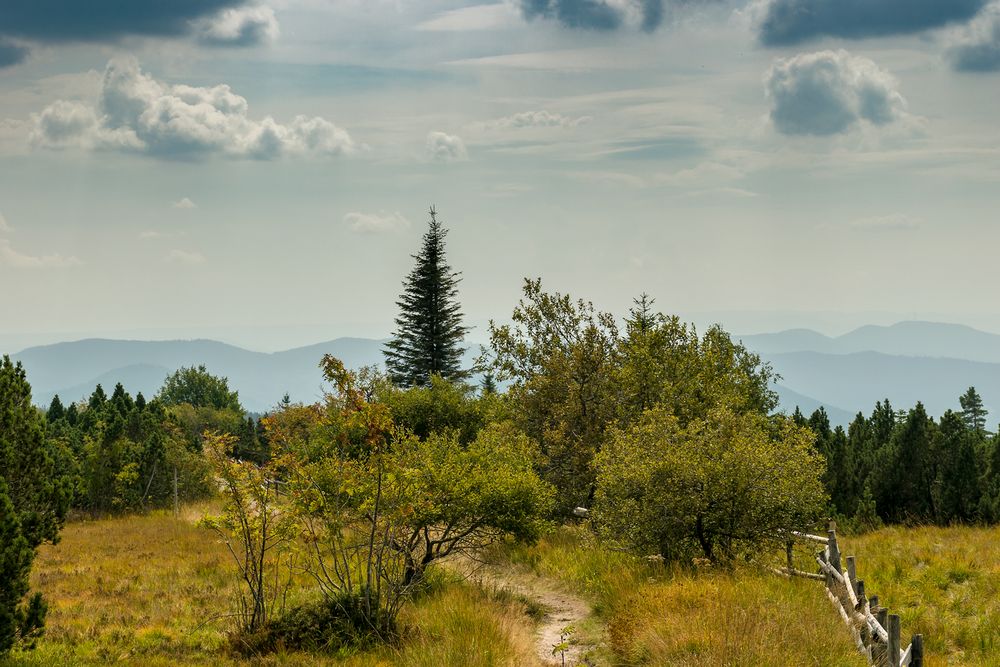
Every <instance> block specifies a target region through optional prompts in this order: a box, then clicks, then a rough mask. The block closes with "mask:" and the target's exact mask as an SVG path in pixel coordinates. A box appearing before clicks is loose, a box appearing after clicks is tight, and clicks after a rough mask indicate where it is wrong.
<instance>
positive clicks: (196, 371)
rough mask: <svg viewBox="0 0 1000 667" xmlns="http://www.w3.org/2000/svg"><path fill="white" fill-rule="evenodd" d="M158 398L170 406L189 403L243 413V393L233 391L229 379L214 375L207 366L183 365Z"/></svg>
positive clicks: (162, 389) (165, 385)
mask: <svg viewBox="0 0 1000 667" xmlns="http://www.w3.org/2000/svg"><path fill="white" fill-rule="evenodd" d="M157 399H158V400H159V401H160V402H161V403H162V404H163V405H166V406H173V405H181V404H184V403H187V404H189V405H192V406H194V407H196V408H212V409H215V410H232V411H233V412H238V413H240V414H242V413H243V407H242V406H241V405H240V398H239V393H238V392H235V391H230V390H229V381H228V380H227V379H226V378H224V377H223V378H220V377H216V376H214V375H212V374H211V373H209V372H208V369H206V368H205V366H204V365H202V366H198V367H197V368H194V367H191V368H181V369H179V370H177V371H176V372H175V373H174V374H173V375H170V376H169V377H167V379H166V381H165V382H164V383H163V387H162V388H161V389H160V393H159V394H157Z"/></svg>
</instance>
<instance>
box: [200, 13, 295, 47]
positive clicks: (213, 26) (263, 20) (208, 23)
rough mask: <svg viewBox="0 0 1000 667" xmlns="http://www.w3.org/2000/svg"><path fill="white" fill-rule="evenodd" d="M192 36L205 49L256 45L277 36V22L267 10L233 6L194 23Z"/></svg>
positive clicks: (270, 40) (272, 39)
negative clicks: (205, 47) (204, 46)
mask: <svg viewBox="0 0 1000 667" xmlns="http://www.w3.org/2000/svg"><path fill="white" fill-rule="evenodd" d="M195 37H196V39H197V40H198V42H199V43H201V44H206V45H208V46H256V45H258V44H265V43H267V42H272V41H274V40H275V39H277V37H278V19H277V18H275V16H274V10H273V9H271V8H270V7H264V6H254V7H236V8H231V9H225V10H223V11H221V12H220V13H219V14H217V15H215V16H212V17H209V18H206V19H202V20H200V21H197V22H196V23H195Z"/></svg>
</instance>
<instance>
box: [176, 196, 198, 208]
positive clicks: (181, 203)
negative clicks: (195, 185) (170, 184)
mask: <svg viewBox="0 0 1000 667" xmlns="http://www.w3.org/2000/svg"><path fill="white" fill-rule="evenodd" d="M171 206H173V207H174V208H198V205H197V204H195V203H194V202H193V201H191V200H190V199H188V198H187V197H182V198H181V199H179V200H178V201H175V202H174V203H173V204H171Z"/></svg>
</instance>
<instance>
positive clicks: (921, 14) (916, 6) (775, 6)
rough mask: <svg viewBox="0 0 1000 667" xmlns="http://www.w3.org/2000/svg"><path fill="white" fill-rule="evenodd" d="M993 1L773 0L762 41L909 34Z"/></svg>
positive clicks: (953, 20) (954, 19) (945, 22)
mask: <svg viewBox="0 0 1000 667" xmlns="http://www.w3.org/2000/svg"><path fill="white" fill-rule="evenodd" d="M987 2H988V0H772V1H771V3H770V4H769V5H768V7H767V11H766V14H765V16H764V20H763V22H762V23H761V25H760V40H761V41H762V42H763V43H764V44H766V45H768V46H785V45H790V44H800V43H802V42H805V41H808V40H811V39H816V38H820V37H844V38H848V39H862V38H865V37H882V36H887V35H907V34H913V33H918V32H923V31H925V30H930V29H932V28H939V27H942V26H945V25H948V24H950V23H956V22H964V21H968V20H969V19H971V18H972V17H973V16H975V15H976V14H977V13H978V12H979V11H980V10H981V9H982V8H983V7H984V6H985V5H986V3H987Z"/></svg>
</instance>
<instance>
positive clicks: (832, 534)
mask: <svg viewBox="0 0 1000 667" xmlns="http://www.w3.org/2000/svg"><path fill="white" fill-rule="evenodd" d="M826 537H827V539H828V540H829V541H830V565H832V566H833V569H835V570H836V571H837V572H840V573H841V574H843V572H844V569H843V568H842V567H841V565H840V547H839V546H838V545H837V522H836V521H831V522H830V523H829V524H828V527H827V530H826Z"/></svg>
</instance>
